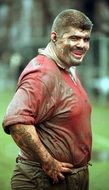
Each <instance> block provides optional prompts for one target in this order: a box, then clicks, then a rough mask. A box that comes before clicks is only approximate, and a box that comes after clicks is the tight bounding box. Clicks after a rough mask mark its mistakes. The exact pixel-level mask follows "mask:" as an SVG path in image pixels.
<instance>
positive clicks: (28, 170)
mask: <svg viewBox="0 0 109 190" xmlns="http://www.w3.org/2000/svg"><path fill="white" fill-rule="evenodd" d="M11 187H12V189H13V190H88V189H89V172H88V168H85V169H82V170H81V171H78V172H75V173H73V172H72V174H66V175H65V180H63V181H60V182H59V183H57V184H53V182H52V179H51V178H49V177H48V176H47V175H46V174H45V173H44V171H43V170H42V168H41V167H40V164H39V163H37V162H33V161H24V160H22V161H21V160H20V161H18V162H17V163H16V166H15V170H14V173H13V176H12V178H11Z"/></svg>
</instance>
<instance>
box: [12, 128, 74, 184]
mask: <svg viewBox="0 0 109 190" xmlns="http://www.w3.org/2000/svg"><path fill="white" fill-rule="evenodd" d="M10 133H11V135H12V137H13V139H14V141H15V142H16V144H17V145H18V146H19V147H20V148H21V149H22V150H23V151H24V152H25V153H28V154H29V156H32V157H33V158H34V159H36V158H38V160H39V162H40V163H41V165H42V168H43V170H44V171H45V173H46V174H47V175H48V176H49V177H51V178H52V179H53V181H54V182H58V180H59V179H61V180H63V179H64V178H65V177H64V175H63V173H64V172H65V173H66V172H67V173H70V172H71V168H72V167H73V165H72V164H69V163H63V162H59V161H58V160H56V159H54V158H53V157H52V156H51V155H50V154H49V152H48V151H47V150H46V148H45V147H44V145H43V144H42V142H41V141H40V139H39V137H38V134H37V132H36V130H35V127H34V126H33V125H21V124H18V125H14V126H11V127H10Z"/></svg>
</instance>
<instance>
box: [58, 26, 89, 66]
mask: <svg viewBox="0 0 109 190" xmlns="http://www.w3.org/2000/svg"><path fill="white" fill-rule="evenodd" d="M90 34H91V31H87V30H81V29H76V28H72V27H71V28H70V29H69V32H67V33H64V34H63V36H62V37H58V36H57V34H56V43H55V52H56V55H57V56H58V58H59V59H60V60H61V61H62V62H63V64H64V65H65V66H67V67H70V66H77V65H80V64H81V62H82V60H83V58H84V56H85V54H86V52H87V51H88V49H89V40H90Z"/></svg>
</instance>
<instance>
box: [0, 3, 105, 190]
mask: <svg viewBox="0 0 109 190" xmlns="http://www.w3.org/2000/svg"><path fill="white" fill-rule="evenodd" d="M67 8H74V9H78V10H80V11H83V12H84V13H85V14H86V15H87V16H88V17H89V18H90V19H91V20H92V21H93V23H94V28H93V33H92V37H91V42H90V43H91V46H90V51H89V52H88V54H87V56H86V58H85V59H84V61H83V64H82V65H81V66H80V67H79V68H78V69H79V73H80V77H81V80H82V83H83V85H84V87H85V88H86V89H87V92H88V94H89V97H90V100H91V103H92V107H93V111H92V132H93V151H92V166H90V190H109V1H108V0H93V1H92V0H60V1H59V0H19V1H18V0H0V125H1V126H2V120H3V117H4V114H5V111H6V108H7V105H8V103H9V102H10V100H11V98H12V96H13V94H14V92H15V88H16V83H17V79H18V77H19V75H20V73H21V72H22V70H23V68H24V67H25V66H26V64H27V63H28V62H29V61H30V59H31V58H33V57H34V56H36V55H37V50H38V48H40V47H45V45H46V44H47V43H48V41H49V40H50V27H51V25H52V21H53V19H54V18H55V16H56V15H57V14H58V13H59V12H60V11H62V10H63V9H67ZM18 151H19V150H18V148H17V146H16V145H15V143H14V142H13V140H12V139H11V137H10V136H8V135H6V134H5V133H4V131H3V129H2V127H1V128H0V184H1V187H0V189H1V190H10V189H11V188H10V177H11V173H12V170H13V167H14V163H15V157H16V155H17V153H18Z"/></svg>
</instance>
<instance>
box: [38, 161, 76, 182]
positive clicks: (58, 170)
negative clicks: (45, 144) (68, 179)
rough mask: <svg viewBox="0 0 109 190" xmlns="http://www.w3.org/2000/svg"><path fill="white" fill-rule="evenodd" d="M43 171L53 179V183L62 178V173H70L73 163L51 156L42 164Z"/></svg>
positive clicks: (63, 177)
mask: <svg viewBox="0 0 109 190" xmlns="http://www.w3.org/2000/svg"><path fill="white" fill-rule="evenodd" d="M42 168H43V170H44V171H45V173H46V174H47V175H48V176H49V177H51V178H52V179H53V182H54V183H57V182H58V181H59V179H60V180H64V179H65V176H64V174H63V173H71V171H72V168H73V165H72V164H70V163H64V162H59V161H58V160H56V159H54V158H51V159H50V160H49V161H48V162H46V163H44V164H43V165H42Z"/></svg>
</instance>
